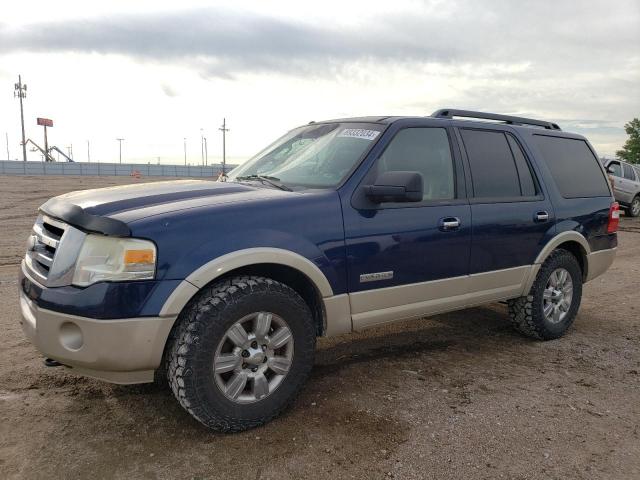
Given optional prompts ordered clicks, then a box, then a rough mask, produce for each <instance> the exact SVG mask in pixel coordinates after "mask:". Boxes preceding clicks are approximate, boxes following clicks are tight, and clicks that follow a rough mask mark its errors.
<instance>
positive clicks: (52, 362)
mask: <svg viewBox="0 0 640 480" xmlns="http://www.w3.org/2000/svg"><path fill="white" fill-rule="evenodd" d="M43 362H44V366H45V367H61V366H62V364H61V363H60V362H58V361H57V360H54V359H53V358H45V359H44V360H43Z"/></svg>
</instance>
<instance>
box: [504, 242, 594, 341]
mask: <svg viewBox="0 0 640 480" xmlns="http://www.w3.org/2000/svg"><path fill="white" fill-rule="evenodd" d="M581 297H582V270H581V269H580V265H579V264H578V261H577V260H576V258H575V257H574V256H573V254H572V253H570V252H568V251H567V250H562V249H558V250H556V251H554V252H553V253H552V254H551V255H550V256H549V258H547V260H546V261H545V262H544V263H543V264H542V267H541V268H540V271H539V272H538V275H537V276H536V279H535V281H534V283H533V286H532V287H531V290H530V291H529V294H528V295H527V296H526V297H520V298H516V299H513V300H509V302H508V305H509V316H510V318H511V322H512V324H513V326H514V327H515V328H516V330H518V331H519V332H520V333H522V334H523V335H526V336H528V337H532V338H536V339H539V340H552V339H555V338H559V337H561V336H562V335H564V333H565V332H566V331H567V330H568V329H569V327H570V326H571V324H572V323H573V321H574V320H575V317H576V315H577V313H578V309H579V308H580V300H581Z"/></svg>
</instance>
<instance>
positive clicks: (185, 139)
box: [182, 137, 187, 167]
mask: <svg viewBox="0 0 640 480" xmlns="http://www.w3.org/2000/svg"><path fill="white" fill-rule="evenodd" d="M182 140H183V142H184V166H185V167H186V166H187V137H184V138H183V139H182Z"/></svg>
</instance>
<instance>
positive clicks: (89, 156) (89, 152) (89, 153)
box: [87, 140, 91, 163]
mask: <svg viewBox="0 0 640 480" xmlns="http://www.w3.org/2000/svg"><path fill="white" fill-rule="evenodd" d="M87 163H91V151H90V150H89V140H87Z"/></svg>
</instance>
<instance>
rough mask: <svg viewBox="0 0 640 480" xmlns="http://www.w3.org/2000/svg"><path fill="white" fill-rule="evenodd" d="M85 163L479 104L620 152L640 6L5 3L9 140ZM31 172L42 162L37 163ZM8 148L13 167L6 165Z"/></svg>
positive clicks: (565, 2)
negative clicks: (19, 89)
mask: <svg viewBox="0 0 640 480" xmlns="http://www.w3.org/2000/svg"><path fill="white" fill-rule="evenodd" d="M19 74H20V75H22V79H23V82H24V83H26V84H27V97H26V98H25V101H24V109H25V124H26V131H27V137H28V138H32V139H33V140H34V141H36V143H39V144H42V143H43V140H42V139H43V132H42V127H38V126H36V117H47V118H51V119H53V121H54V127H53V128H51V129H49V144H50V145H57V146H59V147H60V148H61V149H63V150H64V151H67V147H68V146H70V145H72V146H73V156H74V159H75V160H76V161H86V160H87V158H88V152H87V150H88V148H87V146H88V145H87V142H89V151H90V158H91V161H92V162H95V161H101V162H112V161H117V160H118V154H119V151H118V142H117V141H116V138H124V139H125V140H124V141H123V143H122V158H123V162H141V163H147V162H151V163H157V162H158V161H160V163H163V164H171V163H183V162H184V150H183V148H184V143H185V140H184V139H185V138H186V146H187V162H188V163H190V164H200V163H201V135H203V136H206V137H207V147H208V148H207V150H208V160H209V163H213V162H218V161H220V159H221V157H222V136H221V132H220V131H219V130H218V128H219V127H220V125H221V123H222V120H223V118H226V120H227V126H228V128H229V129H230V130H229V132H228V133H227V161H228V162H230V163H239V162H242V161H244V160H246V159H247V158H249V157H250V156H251V155H253V154H255V153H256V152H258V151H259V150H261V149H262V148H263V147H264V146H266V145H267V144H269V143H271V142H272V141H273V140H275V139H276V138H278V137H279V136H281V135H282V134H284V133H285V132H286V131H288V130H290V129H291V128H294V127H296V126H298V125H301V124H305V123H308V122H309V121H311V120H316V121H317V120H323V119H329V118H341V117H349V116H363V115H419V116H423V115H430V114H431V113H432V112H433V111H435V110H437V109H439V108H445V107H447V108H463V109H469V110H480V111H490V112H498V113H503V114H516V115H522V116H531V117H534V118H540V119H545V120H551V121H554V122H556V123H559V124H560V126H561V127H562V128H563V129H564V130H568V131H573V132H577V133H580V134H583V135H585V136H586V137H587V138H588V139H589V140H590V141H591V142H592V144H593V145H594V146H595V148H596V150H597V151H598V153H599V154H600V155H603V156H613V155H614V154H615V152H616V150H618V149H619V148H620V147H621V146H622V144H623V143H624V141H625V139H626V134H625V132H624V128H623V127H624V124H625V123H626V122H628V121H630V120H631V119H632V118H634V117H640V0H616V1H611V0H606V1H600V0H581V1H574V0H464V1H462V0H424V1H416V0H394V1H393V2H374V1H371V0H368V1H353V0H352V1H348V2H346V1H344V0H342V1H332V0H323V1H322V2H301V1H270V2H264V1H238V2H215V1H211V0H207V1H199V0H182V1H181V2H165V1H161V0H153V1H149V0H126V1H120V0H110V1H109V2H89V1H86V0H83V1H73V0H56V1H55V2H52V1H51V0H47V1H29V0H23V1H22V2H2V5H1V6H0V134H1V135H2V137H3V138H1V140H0V144H1V145H2V146H3V147H4V143H5V142H4V140H5V138H4V137H5V132H6V134H8V146H9V154H10V158H12V159H14V158H21V151H20V111H19V104H18V100H17V99H16V98H14V97H13V90H14V83H15V82H16V81H17V78H18V75H19ZM28 155H29V159H30V160H34V161H37V160H41V156H40V154H38V153H32V152H28ZM6 156H7V154H6V148H1V149H0V158H6Z"/></svg>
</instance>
